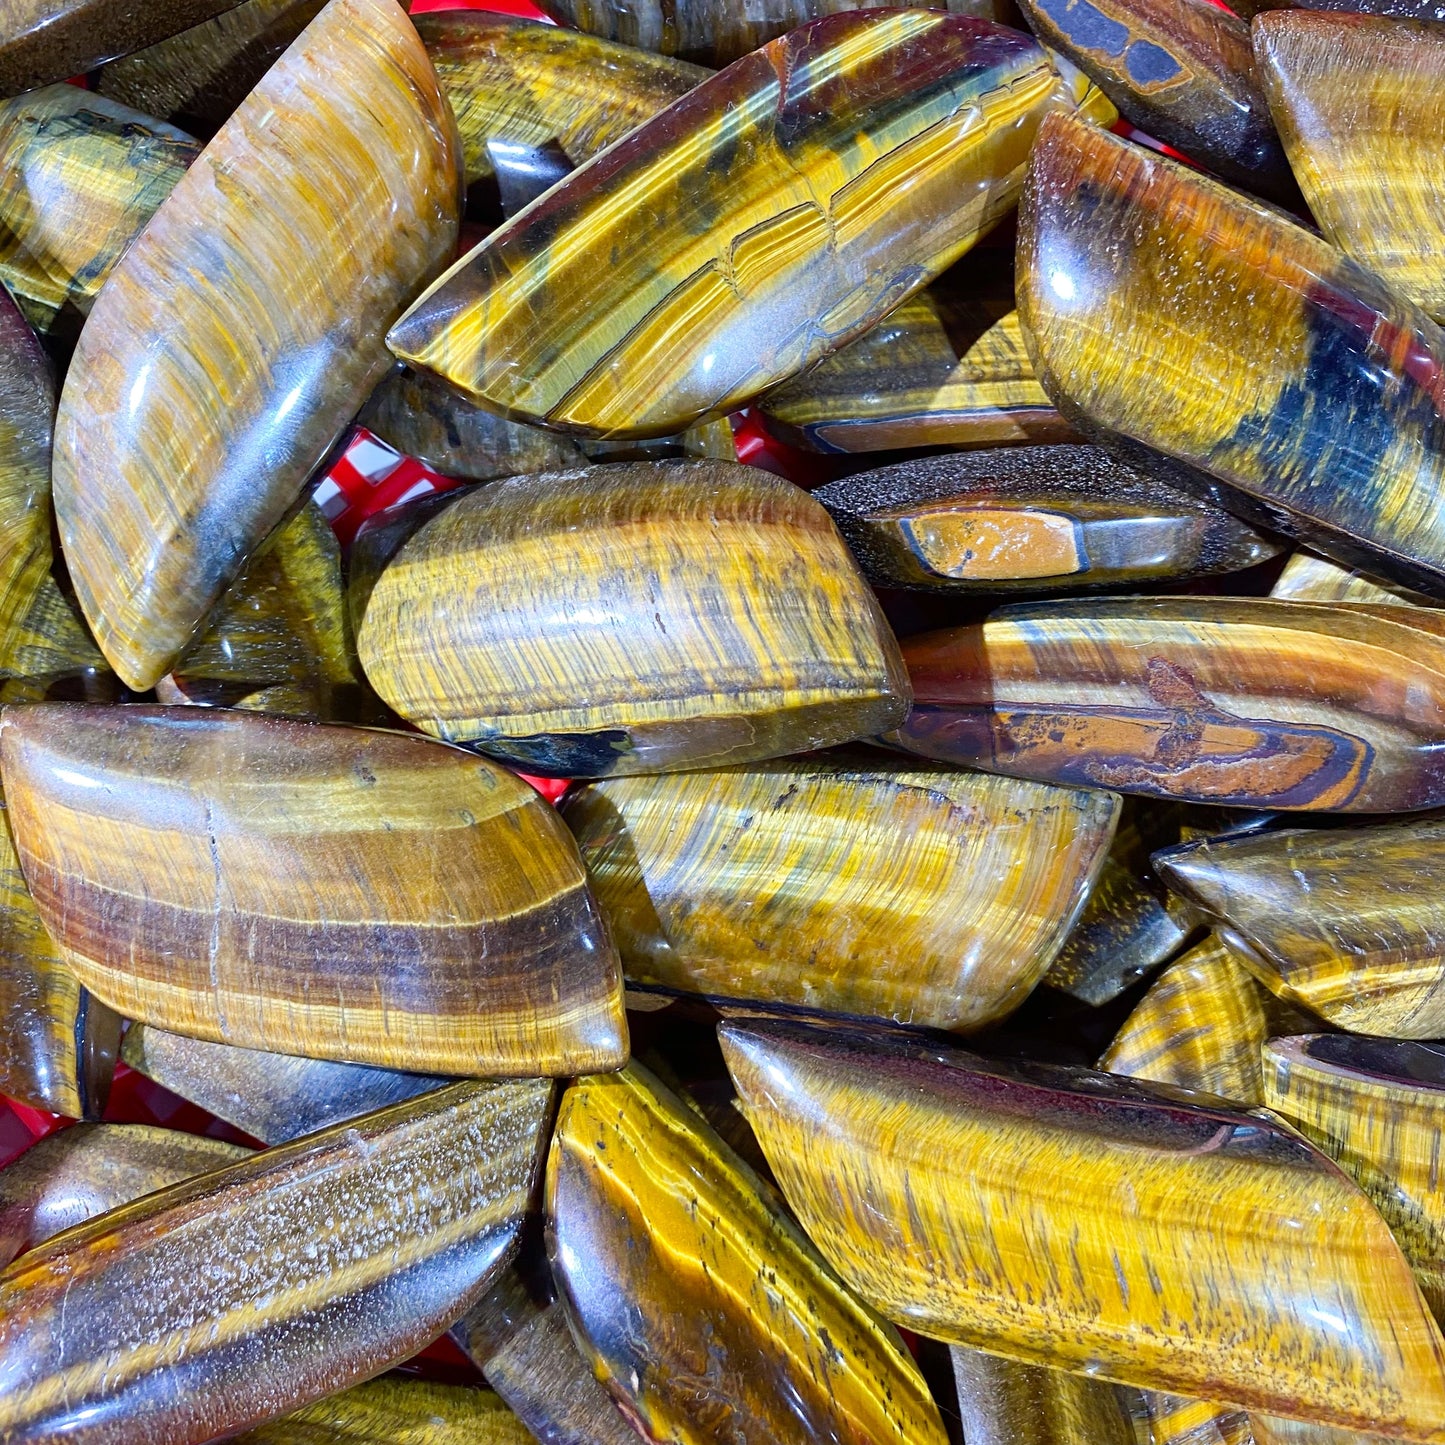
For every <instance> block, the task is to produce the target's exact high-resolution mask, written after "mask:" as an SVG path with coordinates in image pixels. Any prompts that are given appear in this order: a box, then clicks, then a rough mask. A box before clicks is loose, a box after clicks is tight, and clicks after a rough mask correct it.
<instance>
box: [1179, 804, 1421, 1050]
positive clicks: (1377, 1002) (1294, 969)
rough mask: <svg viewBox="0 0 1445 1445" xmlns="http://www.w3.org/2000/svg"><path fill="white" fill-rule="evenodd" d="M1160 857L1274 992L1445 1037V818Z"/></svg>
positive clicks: (1293, 833) (1344, 1024)
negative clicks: (1444, 1035)
mask: <svg viewBox="0 0 1445 1445" xmlns="http://www.w3.org/2000/svg"><path fill="white" fill-rule="evenodd" d="M1154 864H1155V867H1156V869H1157V870H1158V872H1159V876H1160V877H1161V878H1163V879H1164V881H1165V883H1167V884H1168V885H1169V887H1170V888H1172V889H1174V890H1175V891H1177V892H1178V893H1180V894H1182V895H1183V896H1184V897H1185V898H1186V899H1187V900H1188V901H1189V903H1190V904H1192V905H1193V906H1194V907H1195V908H1196V909H1198V910H1199V911H1200V912H1201V913H1202V914H1204V915H1205V916H1206V917H1207V918H1209V919H1210V920H1211V921H1212V922H1213V924H1214V926H1215V928H1216V931H1217V932H1218V933H1219V935H1220V937H1221V938H1222V939H1223V941H1224V942H1225V943H1226V944H1227V945H1228V946H1229V948H1230V949H1231V951H1232V952H1233V953H1234V954H1235V956H1236V957H1237V958H1238V959H1239V961H1240V962H1241V963H1243V964H1244V966H1245V967H1246V968H1248V969H1249V971H1250V972H1251V973H1253V974H1254V975H1255V977H1256V978H1258V979H1259V981H1260V982H1261V983H1262V984H1264V985H1265V987H1266V988H1268V989H1269V990H1270V992H1271V993H1274V994H1276V995H1278V996H1279V997H1280V998H1283V999H1286V1000H1288V1001H1289V1002H1291V1003H1296V1004H1299V1005H1302V1006H1303V1007H1305V1008H1307V1009H1310V1010H1311V1011H1312V1012H1314V1013H1317V1014H1319V1015H1320V1016H1321V1017H1322V1018H1325V1019H1328V1020H1329V1022H1330V1023H1332V1024H1334V1025H1335V1026H1336V1027H1338V1028H1343V1029H1350V1030H1353V1031H1354V1032H1356V1033H1366V1034H1383V1035H1389V1036H1391V1037H1394V1038H1409V1039H1431V1038H1438V1037H1440V1035H1442V1034H1445V820H1442V819H1438V818H1425V819H1410V820H1408V821H1401V822H1396V823H1389V824H1385V825H1382V826H1379V827H1371V828H1340V829H1333V828H1331V829H1326V830H1304V829H1287V830H1284V831H1282V832H1275V833H1264V834H1261V835H1259V836H1258V837H1253V838H1221V839H1217V840H1208V841H1205V842H1201V843H1195V844H1193V845H1191V846H1189V847H1186V848H1178V849H1173V850H1170V851H1168V852H1164V853H1158V854H1156V855H1155V859H1154Z"/></svg>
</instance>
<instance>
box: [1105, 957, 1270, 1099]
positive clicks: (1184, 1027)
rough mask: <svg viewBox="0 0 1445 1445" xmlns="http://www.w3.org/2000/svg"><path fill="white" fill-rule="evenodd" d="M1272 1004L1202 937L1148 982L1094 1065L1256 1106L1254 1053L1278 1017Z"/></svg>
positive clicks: (1258, 1084) (1260, 1093) (1259, 1095)
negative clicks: (1201, 941)
mask: <svg viewBox="0 0 1445 1445" xmlns="http://www.w3.org/2000/svg"><path fill="white" fill-rule="evenodd" d="M1272 1002H1273V1000H1272V999H1271V998H1270V996H1269V994H1267V993H1266V992H1265V991H1264V989H1263V988H1261V987H1260V986H1259V984H1257V983H1256V982H1255V981H1254V979H1253V978H1252V977H1250V974H1249V970H1248V969H1246V968H1244V967H1243V965H1241V964H1240V963H1239V962H1238V961H1237V960H1236V959H1235V958H1234V957H1233V955H1232V954H1231V953H1230V951H1229V950H1228V949H1227V948H1226V947H1225V946H1224V945H1223V944H1222V943H1220V942H1219V941H1218V940H1217V939H1213V938H1210V939H1206V940H1205V941H1204V942H1203V943H1201V944H1199V945H1197V946H1196V947H1194V948H1191V949H1190V950H1189V952H1188V953H1186V954H1185V955H1184V956H1183V957H1182V958H1180V959H1178V960H1176V961H1175V962H1174V963H1171V964H1170V965H1169V967H1168V968H1166V969H1165V970H1164V972H1163V973H1161V974H1160V975H1159V977H1158V978H1157V979H1155V981H1154V982H1153V983H1152V984H1151V985H1150V986H1149V992H1148V993H1146V994H1145V995H1144V997H1143V998H1142V999H1140V1000H1139V1002H1138V1004H1137V1005H1135V1007H1134V1010H1133V1012H1131V1013H1130V1015H1129V1017H1128V1018H1127V1019H1125V1020H1124V1023H1123V1026H1122V1027H1121V1028H1120V1029H1119V1032H1118V1033H1117V1034H1116V1035H1115V1036H1114V1041H1113V1043H1111V1044H1110V1045H1109V1048H1108V1050H1107V1052H1106V1053H1105V1054H1104V1056H1103V1058H1101V1059H1100V1060H1099V1067H1100V1068H1101V1069H1105V1070H1107V1071H1108V1072H1109V1073H1111V1074H1127V1075H1129V1076H1130V1077H1131V1078H1135V1079H1152V1080H1153V1081H1154V1082H1156V1083H1160V1084H1174V1085H1177V1086H1178V1087H1179V1088H1181V1089H1195V1090H1198V1091H1201V1092H1203V1093H1206V1094H1217V1095H1219V1097H1220V1098H1222V1099H1229V1100H1231V1101H1232V1102H1234V1103H1236V1104H1246V1105H1249V1106H1251V1107H1253V1106H1255V1105H1258V1104H1262V1103H1263V1102H1264V1083H1263V1079H1262V1077H1261V1073H1260V1061H1259V1060H1260V1054H1259V1051H1260V1049H1261V1048H1262V1047H1263V1045H1264V1042H1265V1040H1266V1038H1268V1037H1269V1034H1270V1033H1271V1032H1272V1027H1273V1026H1274V1025H1275V1024H1276V1023H1277V1018H1276V1017H1274V1016H1273V1015H1274V1011H1273V1010H1271V1008H1270V1007H1269V1005H1270V1004H1271V1003H1272Z"/></svg>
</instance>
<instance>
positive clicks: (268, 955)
mask: <svg viewBox="0 0 1445 1445" xmlns="http://www.w3.org/2000/svg"><path fill="white" fill-rule="evenodd" d="M0 767H3V769H4V775H5V777H6V779H7V780H8V784H9V797H8V803H9V808H10V822H11V826H12V828H13V830H14V832H15V837H16V845H17V849H18V851H19V854H20V860H21V866H22V867H23V869H24V871H25V877H26V880H27V882H28V883H29V885H30V888H31V891H32V893H33V894H34V896H35V899H36V903H37V906H38V907H39V909H40V915H41V917H42V918H43V919H44V920H45V924H46V927H47V928H48V929H49V931H50V933H51V936H52V937H53V938H55V940H56V941H57V943H58V944H59V946H60V948H61V952H62V956H63V957H64V959H65V960H66V963H67V965H68V966H69V967H70V969H71V970H72V971H73V972H74V973H75V974H76V976H77V977H78V978H79V979H80V980H81V982H82V983H84V984H85V985H86V986H87V987H90V988H93V990H94V991H95V992H96V993H97V994H98V995H99V996H100V997H101V998H103V999H105V1000H106V1001H107V1002H109V1003H111V1004H112V1005H113V1006H114V1007H115V1008H117V1009H118V1010H119V1011H120V1012H121V1013H123V1014H124V1015H126V1016H127V1017H129V1018H133V1019H137V1020H140V1021H141V1022H145V1023H154V1024H157V1025H159V1026H160V1027H161V1028H165V1029H171V1030H174V1031H176V1032H181V1033H185V1034H189V1035H193V1036H195V1037H197V1038H202V1039H210V1040H212V1041H215V1042H219V1043H235V1044H240V1045H242V1046H245V1047H251V1048H258V1049H264V1050H276V1051H285V1050H290V1051H292V1052H297V1051H304V1052H305V1053H307V1054H314V1055H315V1056H317V1057H319V1058H331V1059H341V1060H346V1061H350V1062H355V1063H371V1064H380V1065H383V1066H386V1067H401V1068H405V1069H418V1070H425V1071H428V1072H435V1073H458V1074H474V1075H485V1074H494V1075H530V1074H573V1073H585V1072H588V1071H590V1070H595V1069H607V1068H616V1067H617V1066H618V1065H620V1064H621V1063H622V1062H623V1061H624V1060H625V1059H626V1057H627V1030H626V1023H625V1020H624V1017H623V1013H622V998H621V992H622V991H621V979H620V974H619V970H618V967H617V962H616V953H615V952H614V950H613V948H612V946H611V944H610V942H609V940H608V938H607V935H606V931H605V929H604V928H603V925H602V922H601V920H600V918H599V917H598V915H597V911H596V906H595V905H594V904H593V902H592V899H591V896H590V895H589V893H588V891H587V884H586V879H585V876H584V874H583V871H582V864H581V860H580V859H579V858H578V856H577V850H576V845H575V844H574V843H573V842H572V839H571V837H570V836H569V835H568V834H567V831H566V829H565V828H564V827H563V826H562V824H561V822H560V820H559V819H558V818H557V817H556V815H555V814H554V813H553V812H552V810H551V809H550V808H549V807H548V806H547V805H546V804H545V803H544V802H543V801H542V799H541V798H540V797H538V795H537V794H536V793H535V792H534V791H533V790H532V789H531V788H530V787H529V786H528V785H527V784H526V783H524V782H522V781H520V780H519V779H518V778H516V777H514V776H513V775H512V774H510V773H508V772H506V771H505V770H503V769H501V768H498V767H496V766H495V765H494V764H492V763H488V762H486V761H484V760H483V759H481V758H478V757H475V756H474V755H472V754H468V753H464V752H462V751H460V750H458V749H455V748H448V747H443V746H441V745H439V744H437V743H433V742H431V741H429V740H426V739H422V738H417V737H413V736H408V735H405V734H402V733H386V732H376V731H371V730H368V729H360V728H346V727H333V726H322V725H317V724H311V723H304V722H298V721H294V720H291V719H286V718H277V717H268V716H266V715H264V714H261V713H244V712H222V711H211V710H209V709H203V708H190V707H179V708H159V707H131V708H105V707H87V706H82V705H78V704H67V703H51V704H41V705H38V706H32V707H24V708H8V709H6V711H5V713H4V714H3V717H0Z"/></svg>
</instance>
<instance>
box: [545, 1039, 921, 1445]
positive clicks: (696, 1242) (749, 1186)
mask: <svg viewBox="0 0 1445 1445" xmlns="http://www.w3.org/2000/svg"><path fill="white" fill-rule="evenodd" d="M547 1229H548V1241H549V1249H550V1253H551V1256H552V1263H553V1268H554V1270H555V1272H556V1276H557V1282H558V1285H559V1286H560V1288H561V1291H562V1297H563V1300H564V1302H565V1304H566V1307H567V1310H568V1313H569V1315H570V1317H571V1321H572V1325H573V1329H574V1331H575V1332H576V1334H577V1337H578V1342H579V1343H580V1344H581V1346H582V1348H583V1350H584V1352H585V1353H586V1354H587V1355H588V1357H589V1359H590V1362H591V1364H592V1368H593V1370H594V1372H595V1373H596V1374H597V1376H598V1377H599V1378H600V1379H601V1380H602V1382H603V1383H604V1384H605V1385H606V1386H607V1388H608V1390H609V1391H610V1392H611V1393H612V1394H613V1396H614V1397H615V1398H616V1399H617V1400H618V1401H619V1403H620V1404H621V1405H622V1409H623V1412H624V1414H626V1415H627V1416H628V1418H629V1419H632V1420H634V1421H635V1422H636V1425H637V1427H638V1429H639V1430H640V1431H641V1433H642V1434H643V1435H644V1436H645V1437H646V1438H647V1439H648V1440H651V1441H655V1442H661V1441H671V1442H677V1445H688V1442H698V1445H701V1442H705V1441H711V1440H714V1439H716V1438H717V1435H716V1433H715V1432H716V1429H717V1428H718V1426H717V1425H716V1424H715V1423H714V1422H717V1421H725V1422H726V1429H727V1438H728V1439H729V1440H731V1441H735V1442H738V1445H765V1442H766V1445H771V1442H774V1441H777V1440H780V1439H804V1440H810V1441H811V1440H818V1441H830V1442H832V1441H837V1442H855V1445H864V1442H868V1445H874V1442H881V1441H898V1442H900V1445H901V1442H904V1441H907V1442H910V1445H943V1442H944V1441H945V1440H946V1439H947V1436H946V1435H945V1434H944V1430H943V1424H942V1421H941V1420H940V1419H939V1417H938V1411H937V1407H936V1406H935V1405H934V1403H933V1401H932V1399H930V1398H929V1395H928V1392H927V1389H926V1388H925V1386H924V1383H923V1380H922V1378H921V1377H920V1376H919V1374H918V1372H917V1369H916V1367H915V1366H914V1364H913V1361H912V1359H911V1358H910V1357H909V1355H908V1353H907V1352H906V1350H904V1348H903V1345H902V1342H901V1341H900V1340H899V1339H898V1337H897V1336H896V1335H895V1334H894V1332H893V1331H892V1330H891V1329H890V1328H889V1327H888V1326H887V1325H885V1324H884V1323H883V1322H882V1321H881V1320H879V1319H878V1318H877V1317H876V1316H875V1315H874V1314H873V1313H872V1312H871V1311H870V1310H868V1309H866V1308H865V1307H864V1306H862V1305H860V1304H859V1303H858V1301H857V1300H855V1299H854V1298H853V1297H852V1295H850V1294H849V1293H848V1291H847V1290H846V1289H844V1288H843V1286H842V1285H841V1284H840V1283H839V1281H838V1280H837V1278H836V1277H835V1276H834V1275H833V1274H832V1272H831V1271H830V1270H829V1269H828V1267H827V1266H826V1265H825V1264H824V1263H823V1261H822V1260H821V1259H820V1258H819V1257H818V1254H817V1252H816V1251H815V1250H814V1249H813V1247H812V1246H811V1245H810V1244H809V1243H808V1241H807V1239H806V1238H804V1236H803V1235H802V1234H801V1233H800V1232H799V1230H798V1229H797V1227H796V1226H795V1225H794V1224H793V1223H792V1222H791V1220H789V1219H788V1218H787V1216H786V1215H785V1214H783V1213H782V1211H781V1210H780V1209H779V1207H778V1206H777V1205H776V1204H774V1203H773V1202H772V1201H771V1200H770V1198H769V1197H768V1195H767V1193H765V1192H764V1186H762V1185H761V1184H760V1182H759V1181H758V1178H757V1176H756V1175H755V1174H754V1173H753V1172H752V1170H751V1169H749V1168H748V1167H747V1165H745V1164H744V1163H743V1162H742V1160H741V1159H739V1158H738V1157H737V1155H736V1154H734V1153H733V1152H732V1150H730V1149H729V1148H728V1147H727V1145H725V1144H724V1143H723V1142H722V1140H721V1139H719V1138H718V1137H717V1135H716V1134H714V1133H713V1132H712V1130H711V1129H710V1128H708V1126H707V1125H706V1124H705V1123H704V1122H703V1120H702V1119H701V1118H700V1117H699V1116H698V1115H697V1114H695V1113H694V1112H693V1111H692V1110H690V1109H688V1108H687V1107H686V1106H685V1105H684V1104H683V1103H682V1102H681V1101H680V1100H678V1099H677V1098H676V1097H675V1096H673V1095H672V1094H671V1093H669V1092H668V1091H667V1090H666V1089H664V1088H663V1086H662V1085H661V1084H659V1083H658V1082H657V1080H655V1079H654V1078H653V1077H652V1076H651V1075H650V1074H649V1073H647V1072H646V1070H644V1069H642V1068H640V1067H639V1066H638V1065H636V1064H632V1065H629V1066H628V1068H627V1069H626V1070H625V1071H624V1072H623V1073H621V1074H617V1075H611V1076H607V1077H599V1078H591V1079H582V1080H580V1081H578V1082H577V1083H575V1084H573V1085H572V1086H571V1087H570V1088H569V1089H568V1090H567V1092H566V1094H564V1095H563V1098H562V1106H561V1109H560V1111H559V1114H558V1117H557V1128H556V1132H555V1134H554V1135H553V1139H552V1148H551V1153H550V1155H549V1158H548V1162H547ZM701 1341H706V1344H705V1345H704V1346H702V1348H701V1349H700V1348H699V1345H700V1342H701Z"/></svg>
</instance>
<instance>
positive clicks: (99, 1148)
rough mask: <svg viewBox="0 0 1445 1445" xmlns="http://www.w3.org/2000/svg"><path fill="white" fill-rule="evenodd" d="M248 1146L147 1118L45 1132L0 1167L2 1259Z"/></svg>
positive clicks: (217, 1164) (229, 1159)
mask: <svg viewBox="0 0 1445 1445" xmlns="http://www.w3.org/2000/svg"><path fill="white" fill-rule="evenodd" d="M251 1152H252V1151H251V1150H250V1149H247V1148H246V1147H245V1145H243V1144H229V1143H227V1142H226V1141H225V1140H224V1139H204V1138H201V1137H200V1136H199V1135H196V1134H182V1133H181V1132H180V1131H179V1130H177V1129H158V1128H156V1127H155V1126H154V1125H151V1124H77V1125H75V1127H74V1128H71V1129H62V1130H60V1131H59V1132H58V1133H55V1134H47V1135H46V1136H45V1138H43V1139H41V1140H40V1141H39V1142H38V1143H36V1144H33V1145H31V1147H30V1148H29V1149H27V1150H26V1151H25V1152H24V1153H23V1154H22V1155H21V1156H20V1157H19V1158H18V1159H17V1160H15V1162H14V1163H12V1164H7V1165H6V1166H5V1168H4V1169H0V1264H9V1263H10V1261H11V1260H13V1259H14V1258H15V1256H16V1255H17V1254H22V1253H24V1251H26V1250H27V1249H34V1248H35V1246H36V1245H38V1244H42V1243H44V1241H45V1240H47V1239H49V1238H50V1237H51V1235H54V1234H59V1233H60V1231H61V1230H62V1229H71V1228H73V1227H74V1226H75V1225H77V1224H84V1223H85V1221H86V1220H87V1219H91V1218H93V1217H94V1216H95V1215H97V1214H104V1213H105V1212H106V1211H107V1210H109V1209H118V1208H119V1207H120V1206H121V1205H122V1204H129V1203H130V1202H131V1200H132V1199H139V1198H140V1197H141V1196H142V1195H143V1194H152V1193H154V1192H155V1191H156V1190H157V1189H164V1188H165V1187H166V1186H167V1185H169V1184H178V1183H180V1181H181V1180H182V1179H190V1178H192V1177H194V1176H195V1175H197V1174H204V1173H206V1172H207V1171H208V1170H211V1169H223V1168H224V1167H225V1166H226V1165H227V1164H234V1163H235V1162H236V1161H237V1160H238V1159H244V1158H246V1156H247V1155H248V1154H250V1153H251Z"/></svg>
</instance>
